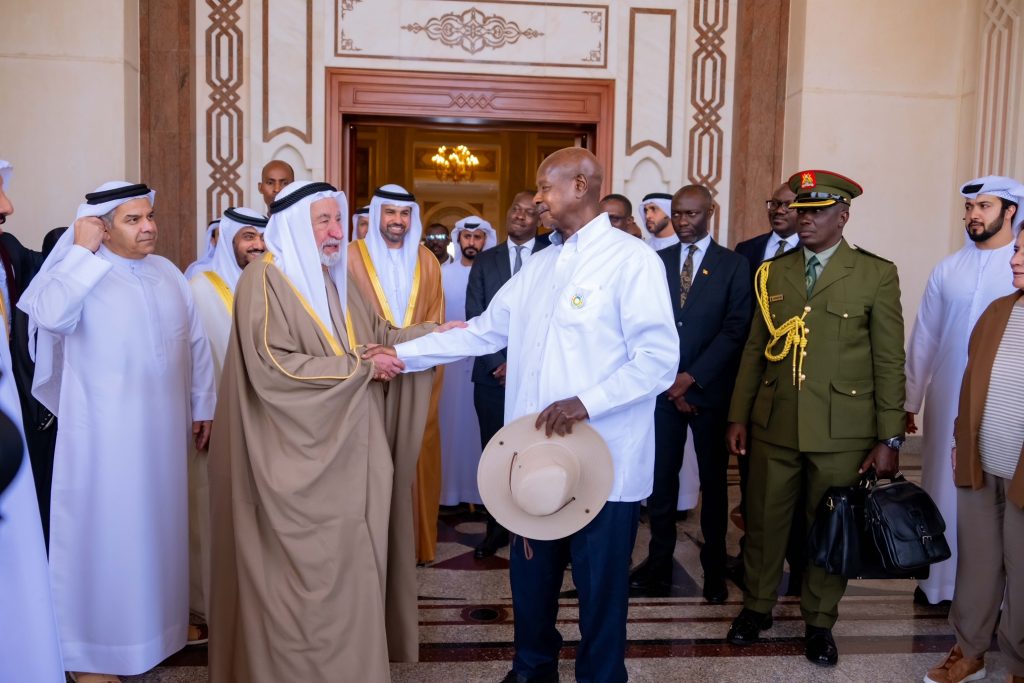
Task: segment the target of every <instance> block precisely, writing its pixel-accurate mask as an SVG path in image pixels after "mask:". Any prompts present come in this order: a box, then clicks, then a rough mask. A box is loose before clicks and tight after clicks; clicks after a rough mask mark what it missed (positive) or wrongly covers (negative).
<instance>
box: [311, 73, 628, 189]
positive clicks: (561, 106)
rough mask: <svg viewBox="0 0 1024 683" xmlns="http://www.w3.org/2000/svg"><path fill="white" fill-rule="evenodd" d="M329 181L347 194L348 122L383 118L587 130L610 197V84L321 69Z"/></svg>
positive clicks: (612, 94)
mask: <svg viewBox="0 0 1024 683" xmlns="http://www.w3.org/2000/svg"><path fill="white" fill-rule="evenodd" d="M326 81H327V97H326V98H325V102H326V108H327V111H326V117H327V126H326V135H325V136H324V138H325V139H324V145H325V149H324V159H325V175H326V177H327V182H329V183H331V184H332V185H334V186H335V187H339V188H342V189H345V191H346V194H350V193H351V190H352V188H350V187H349V185H350V184H351V183H352V180H351V179H350V178H348V177H347V175H348V174H347V173H345V169H347V168H348V167H349V163H350V158H349V157H350V155H351V150H350V149H349V141H348V135H346V134H345V127H346V118H347V117H352V116H386V117H389V118H404V117H409V118H412V119H419V120H420V121H422V120H423V119H433V120H436V121H438V122H439V123H449V124H450V123H463V124H465V125H474V124H479V123H491V124H494V123H498V122H502V121H508V122H537V123H577V124H590V125H593V126H594V128H595V134H594V149H593V151H594V154H595V155H596V156H597V159H598V161H599V162H600V163H601V165H602V166H603V167H604V181H603V183H602V187H601V191H602V194H606V193H608V192H610V191H611V190H610V188H611V178H612V158H613V156H614V151H613V149H612V144H613V133H614V125H615V81H614V80H605V79H589V78H588V79H583V78H554V77H541V76H483V75H478V74H451V73H434V72H421V71H385V70H377V69H374V70H365V69H342V68H328V69H327V79H326Z"/></svg>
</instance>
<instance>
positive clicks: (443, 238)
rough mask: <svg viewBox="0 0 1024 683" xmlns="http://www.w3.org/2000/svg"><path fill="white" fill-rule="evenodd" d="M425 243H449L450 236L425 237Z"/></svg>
mask: <svg viewBox="0 0 1024 683" xmlns="http://www.w3.org/2000/svg"><path fill="white" fill-rule="evenodd" d="M423 241H424V242H447V241H448V235H424V236H423Z"/></svg>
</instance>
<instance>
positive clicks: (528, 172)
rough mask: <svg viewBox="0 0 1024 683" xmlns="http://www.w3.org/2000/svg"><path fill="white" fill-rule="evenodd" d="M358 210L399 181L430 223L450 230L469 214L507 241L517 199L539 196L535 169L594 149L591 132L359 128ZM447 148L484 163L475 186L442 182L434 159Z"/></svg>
mask: <svg viewBox="0 0 1024 683" xmlns="http://www.w3.org/2000/svg"><path fill="white" fill-rule="evenodd" d="M351 134H352V137H350V140H351V141H352V142H351V144H353V146H354V149H355V154H354V155H353V160H354V168H353V169H352V170H351V172H352V173H353V174H354V176H355V193H354V194H355V199H356V201H355V202H354V203H353V205H354V206H362V205H364V204H367V203H368V202H369V200H370V195H371V194H372V192H373V190H374V189H375V188H377V187H379V186H381V185H385V184H388V183H395V184H398V185H401V186H403V187H405V188H406V189H407V190H409V191H410V192H412V193H413V194H415V195H416V199H417V201H418V202H419V204H420V207H421V217H422V220H423V225H424V226H426V225H429V224H430V223H443V224H445V225H446V226H447V227H448V228H451V227H452V226H454V224H455V222H456V221H458V220H460V219H462V218H465V217H466V216H469V215H478V216H481V217H482V218H484V219H485V220H486V221H488V222H489V223H490V224H491V225H492V226H494V229H495V230H496V231H497V232H498V238H499V240H501V239H504V238H505V226H504V222H505V221H504V217H505V212H506V210H507V209H508V206H509V204H511V202H512V198H513V197H514V196H515V194H516V193H517V192H521V191H522V190H531V191H532V190H533V188H534V184H535V177H536V170H537V166H538V165H539V164H540V162H541V161H542V160H543V159H544V157H546V156H547V155H548V154H551V153H552V152H554V151H555V150H558V149H561V148H562V147H572V146H589V142H590V139H592V135H591V131H589V130H587V129H586V127H570V126H563V127H561V128H559V127H551V128H546V129H545V130H527V129H517V128H489V127H486V126H480V125H451V124H448V125H445V124H434V123H427V122H424V123H419V124H415V125H401V124H400V123H380V122H365V123H355V124H353V125H352V130H351ZM441 145H445V146H448V147H449V148H450V147H454V146H456V145H466V146H467V147H469V148H470V150H471V151H472V153H473V154H474V155H476V157H477V158H478V159H479V160H480V165H479V166H478V167H477V171H476V174H475V177H474V179H473V180H472V181H463V182H459V183H454V182H451V181H442V180H439V179H438V177H437V175H436V173H435V171H434V164H433V162H432V161H431V157H432V156H433V155H434V154H435V153H436V152H437V148H438V147H440V146H441Z"/></svg>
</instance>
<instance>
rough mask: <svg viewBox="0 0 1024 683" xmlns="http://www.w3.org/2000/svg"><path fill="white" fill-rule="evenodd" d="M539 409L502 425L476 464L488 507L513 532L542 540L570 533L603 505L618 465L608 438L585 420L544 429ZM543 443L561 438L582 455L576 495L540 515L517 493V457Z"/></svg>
mask: <svg viewBox="0 0 1024 683" xmlns="http://www.w3.org/2000/svg"><path fill="white" fill-rule="evenodd" d="M537 415H538V414H537V413H533V414H532V415H524V416H523V417H521V418H519V419H517V420H514V421H512V422H510V423H508V424H507V425H505V426H504V427H502V428H501V429H500V430H499V431H498V433H497V434H495V435H494V438H492V439H491V440H490V442H488V444H487V447H486V448H484V452H483V454H482V455H481V456H480V465H479V467H478V468H477V475H476V476H477V486H478V487H479V490H480V499H481V500H482V501H483V504H484V506H485V507H486V508H487V512H489V513H490V514H491V516H492V517H494V519H495V520H497V522H498V523H499V524H501V525H502V526H503V527H505V528H506V529H508V530H509V531H511V532H512V533H514V534H518V535H519V536H523V537H524V538H531V539H535V540H538V541H553V540H556V539H559V538H565V537H566V536H570V535H572V534H574V533H576V532H577V531H579V530H580V529H582V528H583V527H585V526H586V525H587V524H589V523H590V522H591V521H592V520H593V519H594V518H595V517H597V513H598V512H600V511H601V508H603V507H604V504H605V502H606V501H607V500H608V495H609V494H610V493H611V490H612V483H613V480H614V478H615V467H614V465H613V463H612V455H611V452H610V451H609V450H608V444H606V443H605V441H604V439H603V438H602V437H601V435H600V434H598V433H597V430H596V429H594V428H593V427H591V426H590V425H589V424H587V423H585V422H580V423H576V424H574V425H573V426H572V433H571V434H566V435H565V436H558V435H557V434H553V435H552V436H551V438H548V437H547V436H545V435H544V430H543V429H536V428H535V427H534V425H535V424H536V422H537ZM544 443H557V444H558V445H559V446H561V447H563V448H567V449H569V450H570V451H572V452H573V453H575V454H576V455H577V459H578V461H579V463H580V480H579V484H578V486H577V487H576V490H575V491H574V494H573V498H572V499H571V500H570V501H569V502H568V503H566V504H565V505H564V506H563V507H562V508H561V509H559V510H558V511H557V512H554V513H552V514H550V515H544V516H536V515H532V514H530V513H528V512H526V511H525V510H523V509H522V508H521V507H519V505H517V504H516V502H515V500H514V499H513V497H512V487H511V471H512V460H513V458H514V457H515V456H516V455H517V454H518V453H519V452H521V451H525V450H526V449H527V448H529V447H531V446H536V445H542V444H544Z"/></svg>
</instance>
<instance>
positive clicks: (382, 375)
mask: <svg viewBox="0 0 1024 683" xmlns="http://www.w3.org/2000/svg"><path fill="white" fill-rule="evenodd" d="M465 326H466V323H465V322H463V321H462V320H449V321H448V322H446V323H444V324H443V325H438V326H437V329H435V330H434V332H447V331H448V330H452V329H455V328H456V327H465ZM362 359H363V360H368V361H371V362H372V363H373V379H374V380H376V381H378V382H390V381H391V380H393V379H394V378H395V377H397V376H398V375H400V374H402V371H403V370H405V363H403V362H402V361H401V360H400V359H399V358H398V354H397V353H396V352H395V347H393V346H384V345H383V344H367V345H366V350H365V351H364V352H363V355H362Z"/></svg>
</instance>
